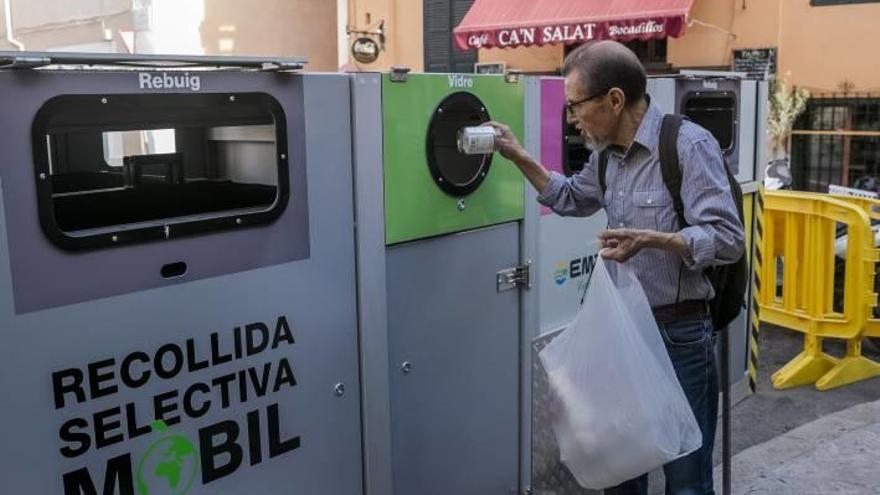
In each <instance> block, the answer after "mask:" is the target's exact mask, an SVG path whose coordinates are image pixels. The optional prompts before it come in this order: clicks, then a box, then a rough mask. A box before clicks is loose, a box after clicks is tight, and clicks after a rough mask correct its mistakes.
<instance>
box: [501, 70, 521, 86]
mask: <svg viewBox="0 0 880 495" xmlns="http://www.w3.org/2000/svg"><path fill="white" fill-rule="evenodd" d="M522 75H523V72H522V71H521V70H517V69H510V70H508V71H507V72H505V73H504V81H505V82H507V83H509V84H517V83H518V82H519V80H520V79H522Z"/></svg>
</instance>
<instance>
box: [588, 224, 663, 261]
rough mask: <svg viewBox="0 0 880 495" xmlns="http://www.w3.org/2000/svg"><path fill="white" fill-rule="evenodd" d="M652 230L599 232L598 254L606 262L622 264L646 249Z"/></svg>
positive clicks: (652, 233)
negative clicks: (599, 248) (612, 261)
mask: <svg viewBox="0 0 880 495" xmlns="http://www.w3.org/2000/svg"><path fill="white" fill-rule="evenodd" d="M655 234H657V232H654V231H652V230H637V229H611V230H603V231H602V232H599V245H600V246H601V247H602V250H601V251H600V252H599V254H601V255H602V257H603V258H605V259H606V260H614V261H620V262H624V261H626V260H628V259H630V258H632V257H633V256H635V255H636V253H638V252H639V251H641V250H642V249H644V248H645V247H648V245H649V244H650V240H651V238H652V236H653V235H655Z"/></svg>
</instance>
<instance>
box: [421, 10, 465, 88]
mask: <svg viewBox="0 0 880 495" xmlns="http://www.w3.org/2000/svg"><path fill="white" fill-rule="evenodd" d="M422 1H423V5H422V6H423V12H424V19H423V21H424V38H423V41H424V57H425V72H455V73H466V72H473V71H474V64H475V63H477V51H476V50H467V51H461V50H457V49H455V48H454V47H453V43H454V39H453V36H452V30H453V29H454V28H455V26H458V25H459V24H460V23H461V20H462V19H464V16H465V14H467V12H468V10H470V8H471V5H473V4H474V0H422Z"/></svg>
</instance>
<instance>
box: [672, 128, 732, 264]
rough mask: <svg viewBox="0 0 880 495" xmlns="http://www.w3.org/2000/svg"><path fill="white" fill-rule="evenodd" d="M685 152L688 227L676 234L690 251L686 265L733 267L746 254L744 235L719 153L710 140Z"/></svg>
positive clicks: (702, 140)
mask: <svg viewBox="0 0 880 495" xmlns="http://www.w3.org/2000/svg"><path fill="white" fill-rule="evenodd" d="M679 149H681V148H679ZM685 149H686V152H685V153H684V154H681V153H680V156H681V158H682V160H681V169H682V186H681V200H682V204H683V206H684V217H685V220H687V223H688V225H689V227H685V228H684V229H682V230H681V231H680V232H679V233H680V234H681V236H682V237H683V238H684V240H685V242H686V243H687V245H688V248H689V250H690V253H689V254H690V255H689V256H685V257H684V262H685V265H687V267H688V268H690V269H691V270H695V271H696V270H702V269H705V268H707V267H709V266H716V265H725V264H729V263H733V262H735V261H736V260H738V259H739V258H740V257H741V256H742V255H743V253H744V252H745V231H744V229H743V225H742V222H741V221H740V219H739V214H738V213H737V209H736V203H735V202H734V199H733V195H732V194H731V192H730V183H729V182H728V180H727V175H726V173H725V170H724V167H726V164H725V163H724V159H723V158H722V154H721V149H720V147H719V146H718V143H717V141H715V140H714V139H712V138H711V137H702V138H699V139H697V140H696V141H694V142H692V143H691V144H689V145H686V146H685Z"/></svg>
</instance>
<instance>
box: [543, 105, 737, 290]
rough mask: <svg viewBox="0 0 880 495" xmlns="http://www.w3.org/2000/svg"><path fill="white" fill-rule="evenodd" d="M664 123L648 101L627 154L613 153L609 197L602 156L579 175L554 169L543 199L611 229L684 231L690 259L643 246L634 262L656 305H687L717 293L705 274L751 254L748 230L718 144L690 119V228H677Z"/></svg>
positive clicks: (685, 185) (686, 140) (682, 147)
mask: <svg viewBox="0 0 880 495" xmlns="http://www.w3.org/2000/svg"><path fill="white" fill-rule="evenodd" d="M662 119H663V114H662V113H661V112H660V110H659V109H658V108H657V106H656V105H654V104H650V103H649V105H648V110H647V112H646V113H645V115H644V117H643V118H642V122H641V123H640V124H639V129H638V131H637V132H636V136H635V141H634V142H633V144H632V146H630V147H629V149H628V150H627V151H626V153H625V154H624V153H623V152H622V150H620V149H614V148H609V150H608V169H607V171H606V176H605V184H606V186H607V190H606V192H605V195H604V196H603V195H602V193H601V189H600V187H599V179H598V175H597V170H598V165H597V162H598V155H599V154H598V153H592V154H591V155H590V160H589V162H588V163H587V164H586V166H584V168H583V170H582V171H581V172H580V173H579V174H577V175H574V176H572V177H569V178H566V177H565V176H563V175H561V174H559V173H556V172H552V173H551V176H550V183H549V184H548V185H547V187H546V188H545V189H544V190H543V191H541V194H540V196H539V197H538V201H539V202H540V203H541V204H544V205H546V206H548V207H550V208H551V209H552V210H553V211H554V212H556V213H557V214H559V215H563V216H589V215H592V214H593V213H595V212H597V211H598V210H599V209H600V208H604V209H605V212H606V214H607V216H608V226H609V228H633V229H650V230H656V231H660V232H678V233H680V234H681V236H682V237H683V238H684V240H685V242H687V245H688V247H689V248H690V256H687V257H684V258H682V257H681V256H679V255H677V254H675V253H672V252H671V251H665V250H660V249H643V250H641V251H640V252H639V253H637V254H636V255H635V256H633V257H632V258H630V260H629V261H628V263H633V264H634V265H635V268H636V272H637V273H638V276H639V281H640V282H641V284H642V287H643V288H644V290H645V295H646V296H647V297H648V301H649V302H650V303H651V306H660V305H665V304H672V303H674V302H676V297H678V300H680V301H685V300H689V299H707V300H708V299H712V298H713V297H714V295H715V294H714V291H713V290H712V286H711V285H710V284H709V281H708V280H707V279H706V277H705V275H704V274H703V272H704V270H705V269H706V268H707V267H709V266H713V265H723V264H727V263H732V262H734V261H736V260H737V259H739V257H740V256H741V255H742V254H743V251H744V249H745V233H744V231H743V226H742V223H741V222H740V220H739V216H738V214H737V212H736V206H735V204H734V201H733V197H732V195H731V194H730V185H729V183H728V182H727V176H726V175H725V173H724V169H723V167H724V164H723V158H722V155H721V149H720V147H719V146H718V142H717V141H716V140H715V138H714V137H713V136H712V134H711V133H709V131H707V130H706V129H704V128H702V127H700V126H698V125H696V124H694V123H692V122H690V121H687V120H685V121H684V122H683V123H682V126H681V131H680V133H679V136H678V142H677V145H678V156H679V162H680V165H681V171H682V186H681V199H682V203H683V205H684V217H685V220H687V223H688V225H689V226H687V227H684V228H682V226H680V225H679V224H678V218H677V217H676V214H675V210H674V208H673V205H672V196H671V195H670V194H669V191H668V190H667V189H666V185H665V184H664V182H663V177H662V175H661V172H660V158H659V140H660V123H661V121H662ZM679 275H680V279H679ZM679 283H680V287H679Z"/></svg>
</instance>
